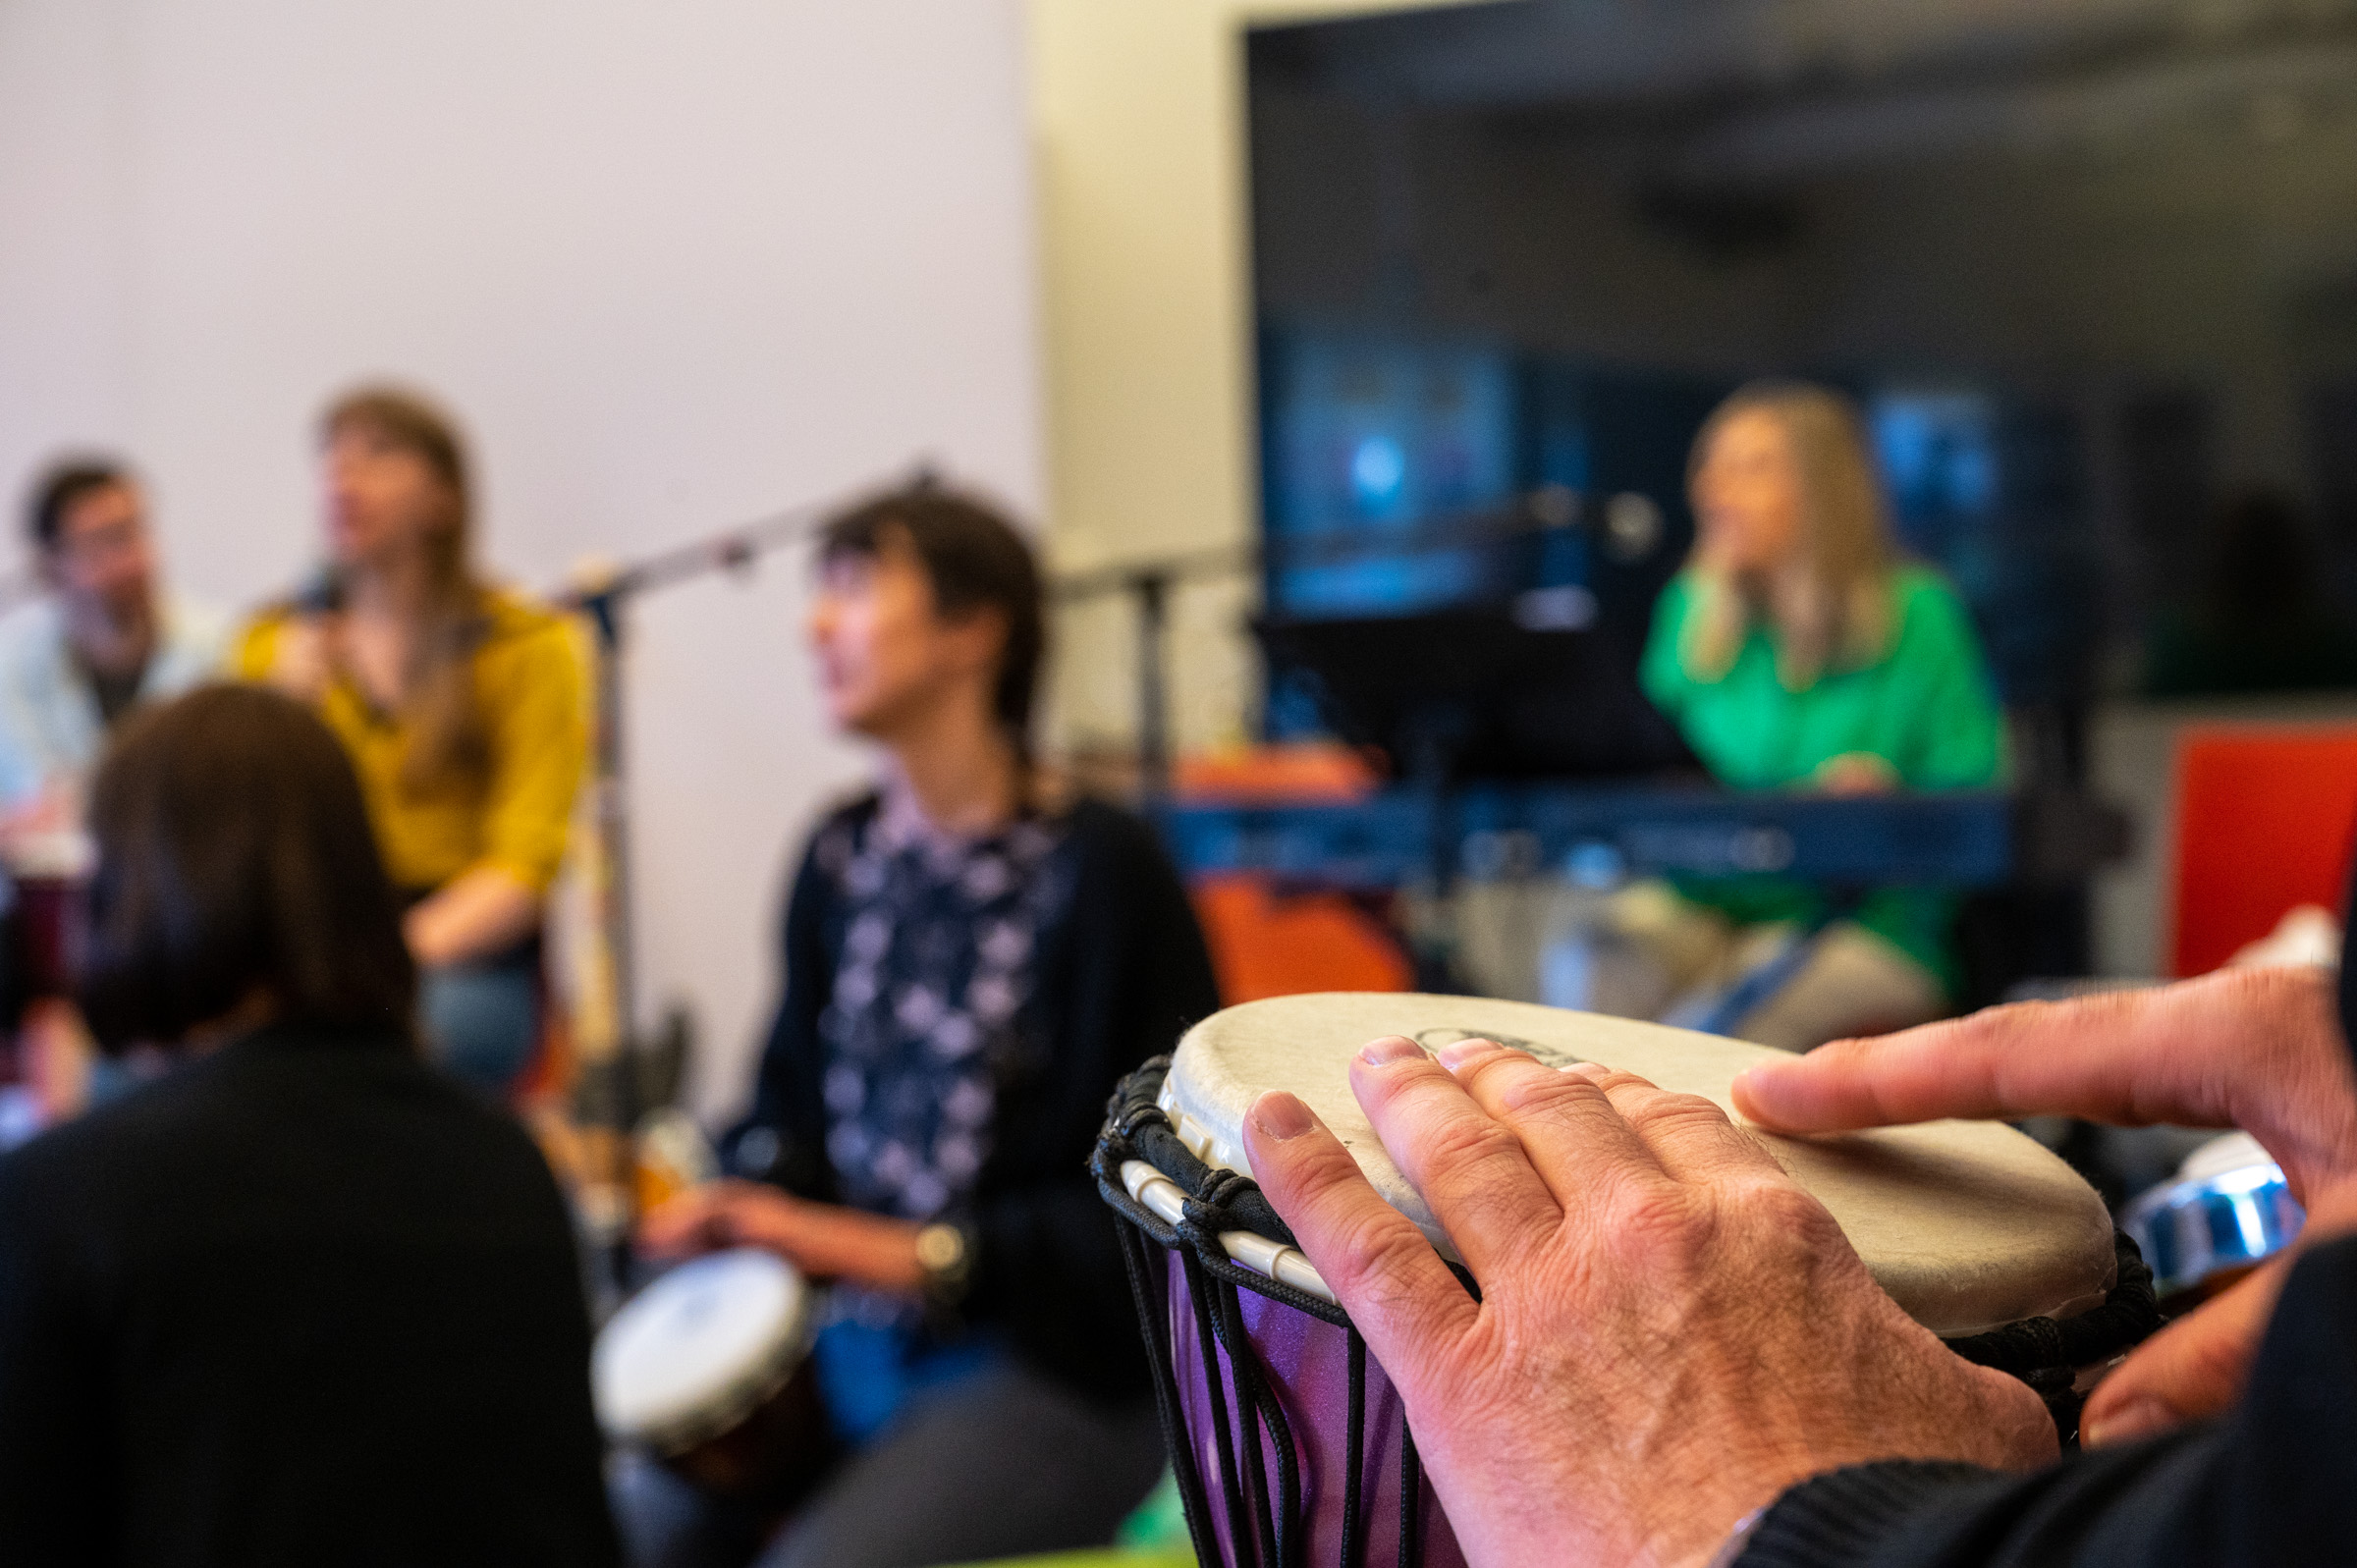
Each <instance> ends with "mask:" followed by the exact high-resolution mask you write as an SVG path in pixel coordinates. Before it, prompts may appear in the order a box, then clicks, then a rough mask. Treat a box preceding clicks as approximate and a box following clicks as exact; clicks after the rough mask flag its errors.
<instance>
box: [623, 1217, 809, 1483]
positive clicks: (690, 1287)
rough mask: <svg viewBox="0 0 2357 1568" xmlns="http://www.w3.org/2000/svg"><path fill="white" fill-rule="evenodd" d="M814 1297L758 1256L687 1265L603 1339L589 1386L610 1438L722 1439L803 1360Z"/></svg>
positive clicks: (642, 1295) (648, 1292) (661, 1441)
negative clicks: (719, 1435)
mask: <svg viewBox="0 0 2357 1568" xmlns="http://www.w3.org/2000/svg"><path fill="white" fill-rule="evenodd" d="M810 1305H811V1298H810V1290H809V1287H808V1286H807V1285H806V1284H804V1283H803V1281H802V1276H801V1275H800V1274H799V1273H796V1272H795V1270H794V1267H793V1266H792V1265H791V1264H788V1263H787V1262H786V1261H785V1260H784V1259H782V1258H779V1257H777V1256H776V1255H774V1254H771V1253H766V1252H761V1251H758V1250H756V1249H753V1248H740V1249H738V1250H737V1251H734V1252H718V1253H714V1254H712V1255H711V1256H709V1257H705V1258H698V1259H696V1260H695V1261H693V1262H692V1263H686V1264H683V1265H681V1266H680V1267H679V1268H677V1269H675V1270H673V1271H671V1272H670V1273H667V1274H665V1275H664V1276H663V1277H662V1278H660V1279H658V1280H656V1281H655V1282H654V1283H653V1284H651V1285H649V1286H647V1287H646V1289H644V1290H642V1291H640V1292H639V1293H638V1294H637V1295H636V1296H635V1297H633V1298H631V1300H630V1304H629V1305H628V1306H626V1307H624V1308H623V1309H622V1310H621V1311H620V1312H618V1313H616V1314H615V1315H614V1317H613V1319H612V1320H611V1321H610V1322H608V1323H607V1325H606V1326H605V1328H604V1329H603V1330H602V1331H601V1332H600V1333H599V1334H598V1336H597V1347H596V1350H595V1351H594V1353H593V1354H592V1356H591V1358H590V1382H591V1387H592V1391H593V1392H594V1393H595V1395H596V1398H597V1418H598V1422H599V1424H600V1425H602V1426H603V1427H604V1428H605V1429H606V1433H607V1434H608V1435H609V1436H611V1437H613V1438H615V1439H616V1440H618V1441H622V1442H636V1443H643V1444H645V1445H646V1446H648V1447H650V1448H653V1449H655V1450H657V1451H658V1452H663V1453H672V1452H677V1451H678V1450H680V1449H682V1448H685V1447H687V1446H689V1445H691V1444H693V1443H697V1442H701V1441H703V1440H705V1439H706V1438H709V1437H712V1436H714V1435H716V1434H717V1433H721V1432H723V1431H726V1430H727V1429H728V1428H729V1427H732V1426H734V1425H735V1424H736V1423H737V1422H738V1421H740V1420H741V1419H742V1418H743V1416H744V1415H745V1413H746V1412H747V1411H749V1410H751V1409H752V1408H753V1407H754V1406H755V1405H757V1404H759V1403H760V1402H761V1401H762V1400H763V1399H765V1398H767V1397H768V1396H769V1394H771V1393H772V1392H774V1391H775V1390H776V1388H777V1386H778V1384H779V1383H780V1382H781V1381H782V1380H783V1379H785V1377H786V1376H787V1374H789V1373H790V1372H792V1371H793V1370H794V1367H795V1363H796V1362H798V1361H799V1360H800V1358H801V1354H802V1351H803V1349H804V1348H805V1340H806V1339H807V1337H808V1329H809V1322H810Z"/></svg>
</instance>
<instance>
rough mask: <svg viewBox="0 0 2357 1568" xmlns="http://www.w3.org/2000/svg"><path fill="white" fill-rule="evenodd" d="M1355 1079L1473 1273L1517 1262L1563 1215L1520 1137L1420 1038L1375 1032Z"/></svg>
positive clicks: (1388, 1144)
mask: <svg viewBox="0 0 2357 1568" xmlns="http://www.w3.org/2000/svg"><path fill="white" fill-rule="evenodd" d="M1350 1087H1351V1090H1352V1092H1353V1093H1355V1094H1356V1095H1357V1096H1358V1103H1359V1104H1360V1105H1361V1106H1362V1107H1364V1108H1366V1112H1367V1119H1368V1120H1369V1121H1370V1122H1372V1123H1374V1126H1375V1135H1376V1136H1377V1137H1379V1138H1381V1139H1382V1140H1383V1147H1384V1148H1385V1150H1386V1151H1388V1152H1389V1153H1390V1155H1391V1157H1392V1160H1393V1162H1394V1163H1396V1164H1398V1167H1399V1169H1400V1171H1401V1172H1402V1173H1403V1174H1404V1175H1405V1176H1406V1177H1407V1179H1408V1180H1409V1181H1410V1182H1412V1183H1413V1184H1414V1186H1415V1189H1416V1191H1417V1192H1419V1193H1421V1194H1422V1195H1423V1197H1424V1202H1425V1204H1426V1205H1427V1206H1429V1207H1430V1208H1431V1210H1432V1215H1433V1217H1434V1218H1435V1219H1437V1220H1439V1221H1440V1223H1441V1228H1442V1229H1444V1230H1446V1231H1448V1232H1449V1239H1450V1240H1452V1241H1453V1242H1455V1243H1456V1250H1457V1251H1458V1252H1459V1253H1460V1254H1462V1255H1463V1257H1464V1260H1465V1267H1466V1268H1468V1269H1470V1270H1472V1271H1473V1275H1474V1277H1475V1278H1477V1279H1488V1278H1492V1277H1494V1276H1496V1275H1497V1274H1498V1273H1500V1272H1501V1271H1511V1270H1512V1269H1513V1267H1514V1265H1515V1264H1516V1263H1517V1262H1518V1261H1519V1260H1520V1259H1522V1258H1523V1257H1525V1256H1527V1254H1528V1253H1529V1251H1530V1249H1531V1248H1532V1247H1534V1246H1536V1245H1538V1244H1539V1243H1541V1242H1542V1241H1544V1240H1545V1239H1546V1238H1547V1237H1550V1236H1552V1235H1553V1234H1554V1233H1555V1231H1556V1229H1557V1227H1558V1226H1560V1225H1561V1224H1562V1217H1563V1211H1562V1205H1561V1204H1560V1203H1558V1202H1557V1201H1556V1197H1555V1194H1554V1193H1553V1192H1552V1191H1550V1190H1549V1188H1548V1185H1547V1183H1546V1181H1545V1180H1543V1179H1542V1178H1541V1177H1540V1175H1539V1173H1538V1171H1537V1170H1536V1169H1535V1168H1534V1167H1533V1166H1532V1164H1531V1161H1530V1156H1529V1154H1528V1152H1527V1151H1526V1150H1525V1149H1524V1148H1523V1146H1522V1140H1521V1139H1519V1138H1518V1137H1516V1136H1515V1135H1514V1132H1513V1129H1512V1128H1510V1127H1507V1125H1506V1124H1505V1123H1503V1122H1501V1121H1499V1120H1498V1119H1497V1118H1496V1117H1494V1116H1491V1115H1490V1114H1489V1113H1488V1112H1486V1111H1484V1110H1483V1109H1482V1108H1481V1107H1479V1106H1477V1105H1475V1104H1474V1103H1473V1098H1472V1097H1471V1096H1470V1095H1468V1094H1466V1093H1465V1091H1464V1090H1463V1089H1462V1088H1461V1087H1459V1086H1458V1084H1457V1082H1456V1079H1455V1077H1454V1075H1453V1074H1452V1073H1451V1072H1450V1071H1449V1070H1448V1069H1447V1068H1446V1067H1443V1066H1442V1065H1441V1064H1440V1063H1439V1062H1437V1061H1435V1060H1434V1059H1433V1058H1432V1057H1430V1056H1428V1055H1426V1054H1425V1053H1424V1048H1423V1047H1421V1046H1419V1045H1417V1044H1416V1043H1415V1042H1414V1041H1412V1040H1408V1039H1405V1038H1403V1037H1401V1036H1398V1035H1387V1036H1385V1037H1384V1038H1382V1039H1380V1040H1376V1041H1371V1042H1369V1043H1368V1045H1367V1047H1366V1048H1365V1049H1364V1050H1363V1051H1361V1052H1360V1053H1359V1054H1357V1055H1356V1056H1354V1057H1353V1058H1351V1062H1350Z"/></svg>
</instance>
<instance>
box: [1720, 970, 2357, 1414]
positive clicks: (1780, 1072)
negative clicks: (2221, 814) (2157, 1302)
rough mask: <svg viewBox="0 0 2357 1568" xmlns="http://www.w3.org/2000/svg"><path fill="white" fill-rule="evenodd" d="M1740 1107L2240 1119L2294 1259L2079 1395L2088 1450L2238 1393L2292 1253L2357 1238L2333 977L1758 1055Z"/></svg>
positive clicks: (1768, 1122) (2353, 1081)
mask: <svg viewBox="0 0 2357 1568" xmlns="http://www.w3.org/2000/svg"><path fill="white" fill-rule="evenodd" d="M1734 1095H1735V1104H1736V1106H1737V1107H1738V1108H1740V1109H1741V1110H1742V1112H1743V1113H1744V1114H1745V1115H1746V1116H1748V1117H1750V1118H1751V1119H1752V1120H1754V1121H1756V1122H1758V1123H1760V1124H1761V1125H1763V1126H1767V1127H1773V1128H1777V1129H1779V1130H1781V1131H1786V1132H1832V1131H1839V1130H1843V1129H1848V1128H1854V1127H1875V1126H1885V1125H1890V1124H1892V1123H1899V1122H1913V1121H1930V1120H1934V1119H1937V1118H1939V1117H1943V1116H1965V1117H2001V1116H2029V1115H2071V1116H2081V1117H2085V1118H2087V1119H2088V1120H2091V1121H2104V1122H2110V1123H2113V1124H2116V1125H2121V1126H2143V1125H2147V1124H2150V1123H2153V1122H2171V1123H2175V1124H2177V1125H2181V1126H2191V1127H2240V1128H2241V1129H2243V1130H2244V1131H2245V1132H2248V1133H2249V1134H2251V1136H2252V1137H2254V1138H2256V1139H2258V1140H2259V1142H2260V1144H2261V1145H2263V1146H2264V1147H2265V1148H2266V1150H2267V1152H2268V1153H2269V1154H2270V1155H2272V1156H2274V1157H2275V1162H2277V1163H2278V1164H2280V1165H2281V1166H2282V1167H2283V1175H2284V1180H2285V1182H2286V1183H2287V1184H2288V1185H2289V1187H2290V1188H2291V1193H2292V1196H2293V1197H2295V1198H2297V1199H2298V1200H2299V1201H2300V1203H2301V1204H2302V1206H2303V1207H2305V1208H2306V1210H2307V1211H2308V1219H2307V1224H2306V1227H2305V1229H2303V1231H2302V1232H2301V1235H2300V1239H2299V1241H2298V1242H2295V1243H2294V1244H2293V1246H2292V1247H2291V1248H2290V1249H2287V1250H2286V1251H2285V1253H2284V1254H2283V1255H2281V1256H2279V1257H2277V1258H2275V1259H2273V1260H2271V1261H2270V1262H2269V1263H2268V1265H2267V1266H2266V1267H2264V1268H2262V1269H2260V1270H2258V1271H2256V1272H2254V1273H2253V1274H2251V1275H2250V1276H2249V1277H2248V1278H2246V1279H2243V1280H2241V1281H2239V1282H2238V1283H2237V1284H2235V1285H2234V1286H2233V1287H2232V1288H2231V1289H2229V1290H2227V1291H2225V1292H2223V1293H2222V1294H2220V1296H2219V1297H2218V1298H2217V1299H2215V1300H2213V1301H2210V1302H2207V1303H2205V1304H2203V1305H2202V1306H2201V1307H2198V1308H2196V1309H2195V1310H2194V1311H2192V1312H2190V1313H2187V1314H2186V1315H2185V1316H2184V1317H2182V1318H2180V1319H2178V1320H2177V1321H2176V1322H2174V1323H2172V1324H2170V1325H2168V1326H2167V1327H2166V1328H2164V1329H2163V1330H2162V1331H2161V1332H2159V1333H2157V1334H2155V1335H2154V1336H2153V1337H2152V1338H2150V1339H2148V1340H2146V1341H2145V1342H2144V1343H2143V1344H2142V1345H2140V1346H2139V1347H2137V1349H2136V1350H2135V1351H2133V1352H2132V1353H2130V1355H2129V1356H2128V1358H2127V1359H2126V1360H2125V1361H2124V1362H2122V1363H2121V1365H2120V1366H2119V1368H2118V1370H2117V1371H2115V1372H2113V1373H2112V1374H2111V1375H2110V1377H2108V1378H2106V1379H2104V1380H2103V1382H2102V1383H2100V1384H2099V1385H2097V1387H2096V1389H2095V1391H2094V1392H2093V1393H2092V1394H2091V1395H2090V1396H2089V1397H2088V1401H2087V1409H2086V1412H2085V1414H2084V1415H2083V1417H2082V1418H2081V1426H2080V1432H2081V1435H2082V1438H2083V1440H2085V1441H2086V1442H2087V1443H2089V1444H2090V1445H2101V1444H2104V1443H2112V1442H2121V1441H2126V1440H2128V1439H2131V1438H2135V1437H2142V1436H2147V1435H2150V1434H2151V1433H2156V1432H2160V1431H2164V1430H2165V1429H2167V1428H2169V1427H2172V1426H2175V1425H2176V1424H2178V1423H2179V1422H2182V1421H2187V1420H2191V1419H2194V1418H2196V1417H2200V1416H2206V1415H2211V1414H2214V1413H2216V1412H2217V1411H2220V1410H2222V1409H2223V1408H2225V1406H2226V1405H2228V1404H2229V1403H2231V1402H2232V1401H2233V1399H2234V1397H2235V1395H2236V1394H2237V1393H2239V1392H2240V1391H2241V1388H2242V1384H2243V1380H2244V1378H2245V1376H2246V1375H2247V1373H2248V1371H2249V1369H2250V1363H2251V1358H2252V1357H2253V1356H2254V1355H2255V1354H2256V1353H2257V1351H2258V1347H2259V1341H2260V1339H2261V1338H2262V1337H2263V1336H2264V1335H2265V1333H2266V1331H2267V1323H2268V1318H2269V1316H2270V1315H2271V1314H2272V1312H2273V1311H2274V1307H2275V1296H2276V1293H2277V1292H2278V1291H2280V1289H2281V1288H2282V1283H2283V1278H2284V1276H2285V1274H2286V1273H2287V1272H2288V1271H2289V1270H2290V1263H2291V1259H2292V1257H2294V1256H2296V1254H2297V1251H2298V1249H2299V1248H2300V1247H2302V1246H2305V1245H2306V1244H2308V1243H2309V1242H2310V1241H2313V1240H2315V1239H2317V1238H2319V1237H2322V1236H2328V1235H2331V1234H2334V1233H2336V1232H2338V1231H2342V1230H2347V1229H2352V1228H2357V1071H2353V1070H2352V1068H2351V1065H2350V1059H2349V1052H2348V1048H2347V1046H2346V1045H2344V1044H2343V1042H2342V1040H2341V1034H2340V1024H2339V1021H2338V1015H2337V1011H2336V1007H2335V1000H2334V996H2333V977H2332V975H2331V974H2330V972H2328V971H2326V970H2322V969H2315V968H2308V967H2300V968H2280V969H2241V970H2225V971H2220V972H2219V973H2217V974H2213V975H2207V976H2204V977H2203V978H2201V979H2199V980H2189V981H2186V982H2184V983H2182V984H2179V985H2174V986H2168V987H2165V988H2161V989H2157V990H2149V991H2124V992H2113V993H2110V994H2107V995H2103V996H2095V997H2082V998H2079V999H2077V1000H2070V1001H2057V1002H2023V1003H2019V1004H2017V1005H2014V1006H2010V1007H1993V1008H1991V1009H1989V1010H1988V1011H1986V1012H1979V1013H1975V1014H1973V1015H1972V1016H1971V1017H1969V1018H1960V1019H1954V1020H1951V1021H1949V1022H1946V1023H1936V1024H1926V1025H1924V1026H1923V1027H1921V1028H1919V1029H1909V1030H1906V1031H1904V1032H1903V1033H1900V1034H1895V1035H1891V1036H1889V1037H1887V1038H1884V1039H1880V1040H1843V1041H1837V1042H1836V1043H1835V1044H1833V1045H1829V1046H1826V1047H1824V1048H1823V1049H1821V1050H1818V1051H1815V1052H1812V1053H1810V1054H1808V1055H1806V1056H1795V1057H1792V1058H1790V1059H1786V1060H1778V1061H1771V1062H1766V1063H1763V1064H1762V1065H1760V1066H1757V1067H1754V1068H1752V1069H1750V1070H1749V1071H1748V1072H1745V1073H1744V1074H1743V1075H1742V1076H1740V1077H1738V1078H1737V1079H1736V1080H1735V1084H1734Z"/></svg>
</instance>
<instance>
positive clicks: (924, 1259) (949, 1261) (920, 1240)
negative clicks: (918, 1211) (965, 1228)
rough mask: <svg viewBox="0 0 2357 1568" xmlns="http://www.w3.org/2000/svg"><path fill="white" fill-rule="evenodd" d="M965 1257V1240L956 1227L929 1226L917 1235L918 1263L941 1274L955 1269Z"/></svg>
mask: <svg viewBox="0 0 2357 1568" xmlns="http://www.w3.org/2000/svg"><path fill="white" fill-rule="evenodd" d="M964 1257H965V1238H964V1237H963V1236H961V1235H959V1233H958V1227H957V1226H955V1225H927V1226H925V1228H924V1229H922V1230H920V1231H918V1232H917V1233H916V1261H917V1263H918V1264H920V1265H921V1266H923V1267H924V1268H926V1269H929V1270H932V1271H934V1272H936V1273H939V1272H941V1271H944V1270H949V1269H955V1268H957V1267H958V1265H959V1263H960V1262H961V1261H962V1260H963V1259H964Z"/></svg>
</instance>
